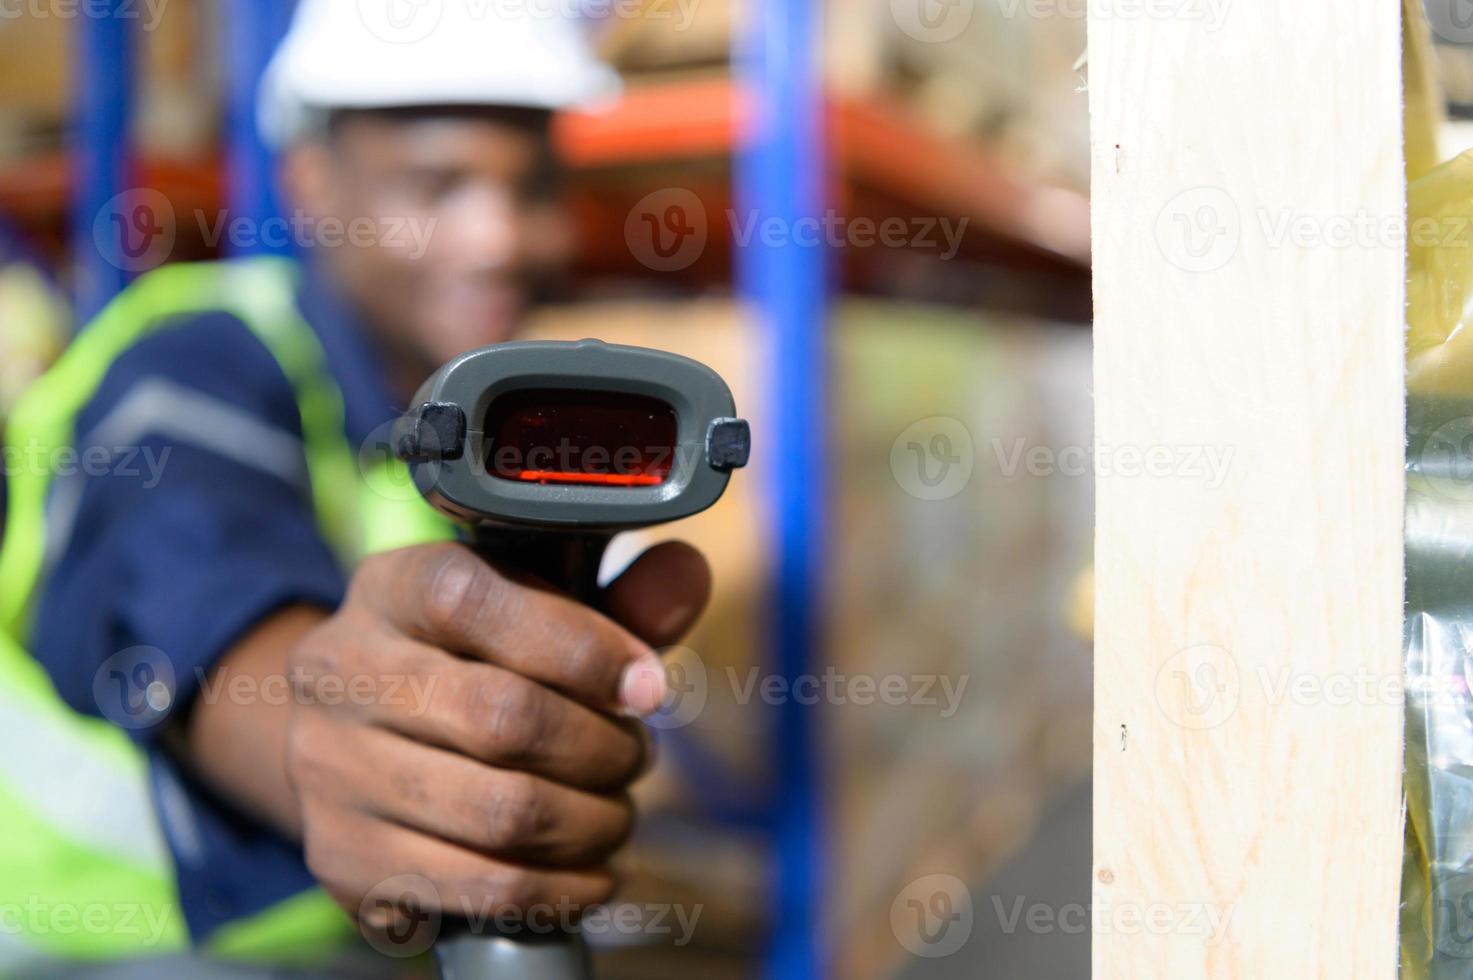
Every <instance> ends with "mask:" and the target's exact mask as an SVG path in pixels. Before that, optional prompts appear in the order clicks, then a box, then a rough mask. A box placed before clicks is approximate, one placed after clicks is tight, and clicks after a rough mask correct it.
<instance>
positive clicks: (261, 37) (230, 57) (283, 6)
mask: <svg viewBox="0 0 1473 980" xmlns="http://www.w3.org/2000/svg"><path fill="white" fill-rule="evenodd" d="M292 7H293V4H292V3H291V0H229V2H228V3H227V4H226V5H225V15H226V17H227V18H228V22H227V28H226V30H225V32H224V37H223V38H222V42H221V43H222V46H223V49H224V50H223V51H222V52H221V54H222V55H223V57H224V59H225V64H226V70H227V72H228V99H229V101H228V111H229V120H228V122H229V141H230V145H229V150H228V152H229V161H230V163H229V183H228V185H227V187H228V189H227V191H226V193H227V195H228V198H227V203H228V205H229V207H230V213H231V215H232V217H235V216H245V217H247V218H250V219H251V220H252V222H253V223H254V225H255V227H257V228H264V227H265V222H266V221H267V220H269V219H271V218H275V217H278V216H280V214H281V206H280V202H279V201H278V200H277V195H276V182H275V179H274V178H275V170H276V168H275V159H276V158H275V155H274V154H273V153H272V152H271V148H270V147H268V146H267V145H266V143H265V141H264V140H263V139H262V138H261V132H260V130H259V128H258V127H257V125H256V89H257V87H258V85H259V84H260V81H261V75H262V73H263V72H264V71H265V70H266V64H267V63H268V62H269V61H270V60H271V54H272V52H274V51H275V50H276V45H277V42H279V41H280V40H281V38H282V36H283V35H285V34H286V29H287V25H288V23H289V22H290V21H291V15H292ZM267 237H268V236H263V235H256V236H254V240H253V244H252V245H250V246H249V247H248V248H244V249H236V251H237V252H248V253H260V252H277V253H282V254H285V253H288V252H290V251H291V245H290V244H289V243H283V242H279V241H278V242H275V243H273V242H270V241H266V240H264V239H266V238H267Z"/></svg>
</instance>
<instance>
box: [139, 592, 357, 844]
mask: <svg viewBox="0 0 1473 980" xmlns="http://www.w3.org/2000/svg"><path fill="white" fill-rule="evenodd" d="M327 616H328V613H327V612H325V611H323V610H320V609H315V608H311V607H305V606H304V607H295V608H291V609H285V610H282V611H281V612H278V613H276V614H275V615H273V616H271V617H270V618H268V619H267V620H266V621H265V622H263V623H261V624H260V625H259V626H257V627H256V628H255V629H254V630H252V631H251V632H250V633H248V634H246V636H245V637H243V638H242V639H241V641H240V642H239V643H237V644H236V645H235V647H234V648H233V649H231V651H230V652H229V653H227V654H226V655H225V657H224V658H222V659H221V661H220V663H219V664H218V665H216V667H215V670H214V671H213V672H212V674H211V677H210V679H209V681H207V682H206V690H207V691H212V690H213V691H218V696H212V697H206V696H204V694H203V693H202V694H201V696H199V697H197V698H196V699H195V702H194V704H193V706H192V709H191V711H190V713H189V714H188V715H187V716H186V717H185V718H184V719H183V720H182V722H181V724H179V725H177V726H176V727H175V728H173V729H172V730H171V731H170V732H169V733H167V735H166V737H165V744H166V745H168V746H169V748H170V749H171V750H172V751H173V752H174V754H175V755H176V757H178V758H179V760H180V762H181V763H183V765H184V766H185V767H186V768H188V770H189V771H190V772H192V773H193V774H194V775H195V776H196V777H197V778H198V779H200V780H201V781H202V782H204V783H205V784H206V785H207V786H209V787H210V788H211V789H212V790H214V791H215V792H216V793H218V794H220V795H221V796H223V797H224V798H225V799H226V800H228V801H229V802H231V803H233V804H234V805H235V806H237V807H239V808H240V809H241V810H242V811H244V812H246V813H249V814H250V815H252V816H254V817H256V818H258V819H260V820H263V821H265V822H266V823H268V824H269V825H271V826H272V827H274V828H276V829H277V830H279V831H281V832H282V833H284V834H287V835H288V836H290V837H291V838H293V839H297V838H299V837H300V836H301V813H300V811H299V808H298V806H297V798H296V793H295V792H294V791H293V789H292V786H291V783H290V781H289V780H288V778H287V773H286V735H287V721H288V717H289V715H290V709H291V705H290V703H289V700H284V699H281V698H264V697H252V698H247V699H236V698H232V697H230V695H229V692H230V690H231V689H232V686H233V685H236V684H239V681H238V679H239V678H248V679H249V680H250V681H251V683H249V684H239V687H240V688H242V689H246V690H252V691H257V692H259V691H263V690H272V689H276V688H278V687H283V685H285V681H286V675H287V657H288V655H289V654H290V652H291V650H292V648H293V647H294V646H295V645H296V643H297V641H298V640H300V639H301V637H302V636H303V635H304V634H306V633H307V632H308V631H309V630H311V629H312V628H313V627H314V626H316V625H317V624H318V623H320V622H322V620H324V619H326V618H327ZM284 689H286V690H289V689H290V688H289V686H286V687H285V688H284Z"/></svg>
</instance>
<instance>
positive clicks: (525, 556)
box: [435, 525, 613, 980]
mask: <svg viewBox="0 0 1473 980" xmlns="http://www.w3.org/2000/svg"><path fill="white" fill-rule="evenodd" d="M612 538H613V535H611V534H606V533H593V532H580V531H525V530H517V529H512V528H504V527H495V526H490V525H484V526H481V527H478V528H476V530H475V532H474V535H473V541H474V544H475V547H476V550H477V551H479V552H480V553H481V554H482V555H484V556H485V557H486V558H487V559H488V560H490V561H492V562H495V563H496V564H498V565H503V566H508V567H511V568H517V569H520V570H522V571H526V572H530V573H532V574H533V575H536V576H538V577H539V578H542V579H544V580H545V581H547V582H548V583H549V584H551V585H554V586H557V587H558V588H561V589H563V590H564V591H566V592H567V593H568V594H569V595H570V596H572V597H573V598H574V599H577V600H578V601H579V602H581V603H584V604H585V605H588V606H592V607H594V608H598V606H599V605H600V599H601V594H600V590H599V587H598V567H599V563H600V562H601V561H602V560H603V555H604V550H605V549H606V548H607V547H608V544H609V541H610V540H611V539H612ZM447 926H448V924H447ZM435 962H436V963H437V964H438V966H439V971H440V980H592V978H593V963H592V960H591V959H590V957H589V955H588V947H587V945H586V944H585V943H584V941H583V937H582V936H581V935H580V934H579V933H578V931H577V930H573V931H572V932H563V931H561V930H558V931H556V932H553V933H551V934H548V933H545V932H544V933H534V932H531V931H528V930H514V931H510V932H502V931H489V932H480V933H478V932H474V931H472V929H471V927H470V925H469V924H467V923H459V924H456V925H454V926H449V927H448V928H447V929H446V931H445V934H444V935H443V936H442V938H441V939H440V940H439V941H438V942H436V943H435Z"/></svg>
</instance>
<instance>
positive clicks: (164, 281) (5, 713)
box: [0, 259, 454, 967]
mask: <svg viewBox="0 0 1473 980" xmlns="http://www.w3.org/2000/svg"><path fill="white" fill-rule="evenodd" d="M295 286H296V271H295V266H294V265H292V263H290V262H287V261H285V260H281V259H251V260H248V261H241V262H231V263H219V264H196V265H174V266H166V267H164V268H162V269H159V270H157V271H155V272H152V273H150V274H148V275H146V276H144V277H142V278H140V279H139V280H138V281H137V282H136V283H134V284H133V285H132V286H130V287H129V288H128V289H127V290H126V291H124V292H123V293H122V294H120V295H119V296H118V297H117V298H116V299H115V300H114V301H113V302H112V303H111V304H109V305H108V307H107V308H106V309H104V310H103V311H102V313H100V314H99V315H98V317H97V319H96V320H95V321H94V322H93V323H92V324H91V325H90V326H88V327H87V329H85V330H84V331H83V332H82V333H81V334H80V335H79V336H78V338H77V339H76V341H75V342H73V344H72V345H71V346H70V347H69V348H68V349H67V351H66V353H64V354H63V355H62V357H61V359H60V360H59V361H58V362H57V364H56V365H55V366H54V367H53V368H52V369H51V371H49V372H48V373H47V374H46V375H45V376H43V377H42V378H41V379H39V380H38V381H37V382H36V383H35V384H34V385H33V386H32V387H31V388H30V389H28V390H27V391H26V393H25V394H24V395H23V396H22V398H21V400H20V401H19V403H18V404H17V405H16V407H15V410H14V412H13V413H12V415H11V419H10V423H9V425H8V427H7V430H6V441H7V444H8V445H9V446H11V447H16V448H19V449H22V450H23V451H24V458H25V459H28V460H36V459H40V460H47V459H54V458H57V457H56V455H55V454H56V453H57V452H59V451H62V450H64V449H67V448H69V447H73V446H75V444H76V442H77V433H76V431H75V425H76V418H77V415H78V414H79V413H80V411H81V410H82V408H83V407H84V406H85V405H86V404H87V403H88V402H89V401H90V400H91V398H92V396H93V394H94V393H95V392H96V390H97V388H98V386H99V385H100V384H101V382H102V380H103V377H104V376H105V375H106V373H107V371H108V369H109V368H110V367H111V366H112V364H113V363H114V362H115V361H116V360H117V358H118V357H119V356H121V355H122V354H123V352H125V351H126V350H128V349H129V348H130V347H132V346H133V345H134V344H135V343H137V342H138V341H139V340H141V339H142V338H143V337H145V336H147V335H149V334H150V333H152V332H153V331H155V330H159V329H167V328H168V326H169V324H170V322H179V318H180V317H182V316H184V315H187V314H194V313H203V312H209V311H224V312H228V313H231V314H233V315H235V316H237V317H238V318H239V319H240V320H241V321H242V322H244V323H245V324H246V325H247V327H249V328H250V330H251V331H252V333H253V334H254V335H255V336H256V337H257V338H258V339H259V340H260V341H261V342H262V344H263V345H264V346H265V347H266V348H267V349H268V350H269V351H270V352H271V354H272V356H273V358H274V359H275V360H276V362H277V363H278V364H279V365H280V366H281V369H282V372H283V373H284V374H285V375H286V378H287V380H288V381H289V382H290V384H291V387H292V390H293V392H294V393H295V396H296V402H297V409H298V415H299V416H300V419H301V424H302V439H301V441H300V453H301V455H302V457H303V458H304V461H305V472H306V476H307V483H308V486H309V488H310V494H311V497H312V503H313V510H314V513H315V515H316V519H317V523H318V526H319V529H320V531H321V533H322V535H323V537H324V539H325V540H326V541H327V542H328V543H329V544H330V545H331V546H332V548H333V550H334V552H335V554H337V555H338V557H339V560H340V561H341V562H342V563H343V566H344V568H351V567H352V565H353V564H354V563H355V562H356V561H357V560H358V559H359V558H360V557H361V556H362V555H364V554H369V553H372V552H375V551H380V550H385V549H387V548H391V547H399V546H402V545H406V544H412V543H416V542H421V541H426V540H440V539H448V538H451V537H453V536H454V535H453V530H452V528H451V526H450V525H449V524H448V523H447V522H446V521H445V520H444V519H443V518H441V517H440V516H439V515H438V514H437V513H436V512H435V511H434V510H433V509H432V508H430V507H429V505H427V504H426V503H425V502H424V501H423V500H422V499H420V497H419V495H418V494H417V493H405V492H404V489H405V488H406V487H408V488H409V489H410V490H411V491H412V486H410V484H409V480H408V475H407V472H405V471H404V468H403V466H402V464H399V463H397V461H394V460H385V459H382V458H380V459H379V460H377V461H376V462H374V463H373V464H372V465H369V464H368V463H367V462H365V463H364V464H363V465H362V466H360V464H359V461H358V458H357V456H356V455H355V453H354V452H353V450H352V448H351V447H350V446H349V445H348V442H347V438H346V436H345V434H344V429H343V405H342V394H341V392H340V391H339V389H338V387H337V384H336V383H335V382H334V381H333V379H332V378H331V376H330V375H329V374H328V372H327V368H326V363H325V360H324V358H323V354H322V350H321V347H320V345H319V344H318V342H317V338H316V335H315V334H314V333H313V332H312V330H311V328H310V327H308V326H307V324H306V323H305V321H303V319H302V317H301V315H300V313H299V312H298V311H297V308H296V302H295V293H296V288H295ZM173 387H174V388H179V386H177V385H176V386H173ZM150 391H151V392H152V394H151V395H150V397H153V396H154V395H160V392H159V391H152V389H150ZM161 391H162V389H161ZM180 392H185V389H182V388H179V391H177V392H171V394H172V395H180ZM145 394H148V392H145ZM181 397H190V396H189V395H188V393H187V392H186V393H185V394H184V395H182V396H181ZM198 397H201V398H203V397H204V396H198ZM130 400H131V399H130ZM145 407H146V406H145ZM137 414H140V415H141V416H142V417H143V420H144V421H146V415H147V413H146V412H143V411H142V410H141V409H140V410H139V413H137ZM118 424H120V425H123V424H128V425H136V424H140V419H138V418H134V419H132V420H131V421H129V420H128V419H126V418H125V419H124V421H123V422H119V423H118ZM145 428H146V425H145ZM149 431H151V432H156V430H149ZM162 434H163V435H165V436H166V437H169V438H175V437H180V438H186V439H187V438H188V433H184V434H182V435H181V434H180V433H176V432H171V431H165V432H163V433H162ZM141 435H142V433H137V434H136V436H141ZM265 442H266V443H267V444H271V443H272V440H271V439H267V440H266V441H265ZM277 442H279V440H277ZM370 448H372V447H370ZM248 465H250V464H249V462H248ZM299 465H300V461H299ZM262 466H263V468H267V469H268V470H269V469H270V467H269V466H267V465H266V464H265V463H262ZM6 476H7V479H8V481H9V485H8V489H9V494H8V510H7V513H6V521H5V535H4V539H3V545H0V739H4V740H5V744H6V746H7V749H9V751H7V752H5V753H0V967H3V966H6V965H14V963H15V962H16V961H17V960H18V959H19V960H24V959H26V958H29V957H33V956H60V957H65V958H94V957H105V958H113V957H118V956H123V955H130V954H133V955H157V954H160V953H165V952H168V951H170V950H171V949H177V948H179V947H180V946H182V945H183V944H184V943H185V942H186V941H187V929H186V926H185V923H184V921H183V915H182V912H181V911H180V907H179V902H178V896H177V892H176V888H175V883H174V872H173V867H172V862H171V860H170V858H169V855H168V851H167V848H166V847H165V845H164V842H163V838H162V833H161V831H160V829H159V823H158V819H157V816H156V815H155V813H154V809H153V803H152V800H151V797H150V793H149V789H148V783H147V770H146V764H145V760H144V757H143V754H142V753H141V752H140V750H139V749H138V748H137V747H136V746H135V745H134V744H133V742H132V741H131V740H130V739H129V738H128V737H127V736H126V735H125V734H124V733H123V732H122V731H121V730H119V729H118V728H116V727H114V726H113V725H111V724H110V723H108V722H106V721H104V720H102V719H99V718H95V717H91V716H86V715H81V714H78V713H76V712H74V711H72V710H71V709H70V708H68V707H67V706H66V705H65V703H64V702H62V700H61V699H60V697H59V696H58V695H57V693H56V691H55V689H54V687H53V686H52V684H51V681H50V678H49V677H48V676H47V674H46V672H45V670H44V669H43V668H42V667H41V666H40V665H39V664H38V663H37V662H36V661H35V660H34V658H32V657H30V656H29V655H28V654H27V653H26V651H25V650H24V649H23V647H22V646H21V640H20V638H21V637H23V636H24V634H25V630H26V627H27V622H28V620H29V617H30V615H31V613H32V610H33V606H34V603H35V600H36V592H37V590H38V588H39V586H40V583H41V582H42V580H43V578H44V574H45V569H46V561H47V539H48V532H50V533H51V536H52V537H53V538H56V539H60V538H62V537H63V536H64V534H65V531H66V530H67V528H68V526H69V525H68V521H69V517H67V516H66V514H65V511H66V501H65V500H64V499H62V498H64V497H65V494H63V493H62V492H61V491H62V490H63V489H65V488H64V487H61V486H57V487H55V488H53V485H52V484H53V480H52V475H51V473H50V472H49V468H48V467H35V468H32V469H27V468H24V467H21V468H17V469H16V470H14V471H12V472H10V473H8V474H6ZM53 490H55V492H53ZM51 517H57V518H59V521H58V522H56V523H59V524H60V527H59V528H54V529H53V528H52V527H48V521H49V520H50V518H51ZM89 916H90V918H89ZM350 931H351V927H350V926H349V923H348V920H347V917H346V916H344V915H343V914H342V913H341V912H340V911H339V910H338V909H337V907H336V906H335V905H334V904H333V903H332V901H331V900H330V899H329V898H328V897H327V896H326V895H325V894H323V893H321V892H320V891H316V890H314V891H312V892H309V893H306V894H304V895H299V896H296V897H294V898H292V899H289V900H287V901H285V902H283V903H281V904H280V905H278V906H275V907H273V908H271V909H267V910H265V911H264V912H262V913H261V914H259V915H258V916H254V917H251V918H250V919H247V920H244V921H239V922H234V923H230V924H228V925H227V926H225V927H223V928H221V929H220V930H218V932H217V933H215V934H214V935H213V936H212V937H211V941H210V946H211V947H212V948H214V949H217V950H218V951H220V952H222V953H223V954H228V955H233V956H243V957H249V958H267V959H280V958H283V957H285V958H289V959H290V958H297V957H295V955H294V951H293V949H292V947H296V948H297V949H298V950H300V951H301V952H305V953H307V954H309V955H310V954H311V953H313V952H314V951H320V948H321V947H324V946H327V945H333V944H335V943H336V942H337V941H338V940H340V939H342V938H343V937H345V936H346V935H348V934H349V933H350Z"/></svg>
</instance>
